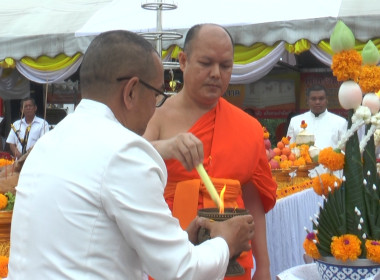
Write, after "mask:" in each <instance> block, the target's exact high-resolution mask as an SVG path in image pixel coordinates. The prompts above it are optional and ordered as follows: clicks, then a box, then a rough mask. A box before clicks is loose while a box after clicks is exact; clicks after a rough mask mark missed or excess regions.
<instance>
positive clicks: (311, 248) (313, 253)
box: [303, 232, 321, 259]
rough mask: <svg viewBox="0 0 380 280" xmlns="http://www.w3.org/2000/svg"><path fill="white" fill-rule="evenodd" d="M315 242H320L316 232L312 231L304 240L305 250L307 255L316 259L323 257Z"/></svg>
mask: <svg viewBox="0 0 380 280" xmlns="http://www.w3.org/2000/svg"><path fill="white" fill-rule="evenodd" d="M314 240H315V241H314ZM315 242H318V239H317V236H316V235H315V233H314V232H310V233H309V234H308V235H307V236H306V238H305V241H304V242H303V248H304V250H305V253H306V255H308V256H310V257H312V258H314V259H319V258H320V257H321V254H320V253H319V251H318V248H317V244H315Z"/></svg>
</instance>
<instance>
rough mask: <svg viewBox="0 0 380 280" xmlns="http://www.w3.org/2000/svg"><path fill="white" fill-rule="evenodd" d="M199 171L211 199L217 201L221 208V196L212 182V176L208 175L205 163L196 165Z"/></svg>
mask: <svg viewBox="0 0 380 280" xmlns="http://www.w3.org/2000/svg"><path fill="white" fill-rule="evenodd" d="M195 168H196V169H197V171H198V174H199V176H200V177H201V179H202V181H203V183H204V184H205V186H206V189H207V191H208V193H209V194H210V197H211V199H212V200H213V201H214V202H215V204H216V206H217V207H218V208H220V198H219V195H218V192H217V191H216V189H215V187H214V184H213V183H212V182H211V179H210V177H209V176H208V174H207V172H206V170H205V168H204V167H203V164H202V163H200V164H199V165H198V166H196V167H195Z"/></svg>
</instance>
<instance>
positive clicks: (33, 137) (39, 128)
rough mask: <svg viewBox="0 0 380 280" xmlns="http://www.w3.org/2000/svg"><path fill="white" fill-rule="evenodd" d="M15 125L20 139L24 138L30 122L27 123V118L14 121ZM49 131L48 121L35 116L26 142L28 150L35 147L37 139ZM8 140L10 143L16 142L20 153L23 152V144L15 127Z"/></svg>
mask: <svg viewBox="0 0 380 280" xmlns="http://www.w3.org/2000/svg"><path fill="white" fill-rule="evenodd" d="M13 126H14V127H15V128H16V130H17V133H18V135H19V137H20V139H24V138H25V131H26V128H27V127H28V124H27V123H26V121H25V118H23V119H21V120H17V121H15V122H14V123H13ZM48 131H49V124H48V123H47V121H45V120H43V119H41V118H39V117H37V116H35V117H34V119H33V121H32V122H31V124H30V131H29V136H28V142H27V143H26V151H27V150H29V149H30V148H31V147H33V146H34V144H36V142H37V140H38V139H39V138H41V136H42V135H44V134H45V133H47V132H48ZM6 142H7V143H9V144H16V145H17V149H18V151H19V152H20V153H21V152H22V145H21V143H20V141H19V140H18V138H17V135H16V133H15V132H14V131H13V129H11V130H10V131H9V135H8V138H7V141H6Z"/></svg>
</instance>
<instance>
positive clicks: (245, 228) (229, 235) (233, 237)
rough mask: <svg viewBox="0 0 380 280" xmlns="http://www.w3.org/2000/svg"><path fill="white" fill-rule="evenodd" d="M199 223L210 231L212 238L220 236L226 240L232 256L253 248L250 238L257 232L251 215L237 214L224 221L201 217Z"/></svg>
mask: <svg viewBox="0 0 380 280" xmlns="http://www.w3.org/2000/svg"><path fill="white" fill-rule="evenodd" d="M198 224H199V226H200V227H204V228H206V229H208V230H209V231H210V236H211V238H214V237H217V236H220V237H222V238H223V239H224V240H226V242H227V244H228V248H229V249H230V258H232V257H233V256H236V255H238V254H240V253H241V252H243V251H248V250H250V249H251V244H250V240H251V239H252V237H253V235H254V232H255V225H254V222H253V217H252V216H251V215H243V216H236V217H233V218H231V219H228V220H226V221H224V222H215V221H212V220H209V219H206V218H199V219H198Z"/></svg>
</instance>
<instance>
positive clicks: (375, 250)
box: [365, 240, 380, 263]
mask: <svg viewBox="0 0 380 280" xmlns="http://www.w3.org/2000/svg"><path fill="white" fill-rule="evenodd" d="M365 248H366V250H367V259H369V260H371V261H373V262H377V263H380V240H366V242H365Z"/></svg>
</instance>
